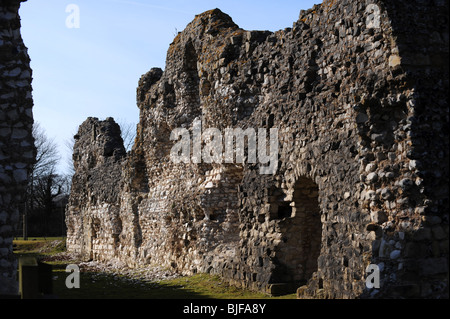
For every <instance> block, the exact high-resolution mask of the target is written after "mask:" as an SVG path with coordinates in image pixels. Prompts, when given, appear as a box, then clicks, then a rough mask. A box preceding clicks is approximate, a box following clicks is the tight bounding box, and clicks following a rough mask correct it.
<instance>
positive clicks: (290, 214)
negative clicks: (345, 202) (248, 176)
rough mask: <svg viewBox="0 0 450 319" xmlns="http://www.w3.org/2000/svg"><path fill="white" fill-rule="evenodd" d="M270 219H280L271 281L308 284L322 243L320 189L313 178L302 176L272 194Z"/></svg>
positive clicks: (296, 285)
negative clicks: (288, 187) (279, 235)
mask: <svg viewBox="0 0 450 319" xmlns="http://www.w3.org/2000/svg"><path fill="white" fill-rule="evenodd" d="M271 198H272V202H271V219H278V220H280V223H279V225H280V231H281V243H280V244H279V245H278V247H277V249H276V252H275V258H274V264H275V269H274V270H273V272H272V277H271V280H270V283H283V284H292V288H293V289H295V287H297V288H298V287H299V286H300V285H303V284H305V283H306V282H307V281H308V280H309V279H310V278H311V276H312V275H313V273H314V272H316V271H317V269H318V263H317V259H318V258H319V255H320V250H321V242H322V222H321V213H320V208H319V188H318V186H317V184H316V183H315V182H314V181H313V180H312V179H310V178H307V177H301V178H299V179H298V180H297V182H296V183H295V185H294V188H293V189H290V190H288V191H287V192H286V191H285V190H282V189H275V190H274V191H273V193H272V196H271Z"/></svg>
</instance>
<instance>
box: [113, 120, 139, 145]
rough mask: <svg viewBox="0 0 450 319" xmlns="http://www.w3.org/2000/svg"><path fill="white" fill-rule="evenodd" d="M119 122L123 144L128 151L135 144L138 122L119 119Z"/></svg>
mask: <svg viewBox="0 0 450 319" xmlns="http://www.w3.org/2000/svg"><path fill="white" fill-rule="evenodd" d="M117 124H119V126H120V131H121V133H122V134H121V135H122V139H123V146H124V147H125V150H126V151H127V152H128V151H130V150H131V148H132V147H133V145H134V139H135V138H136V124H134V123H130V122H127V121H125V120H122V119H119V120H118V122H117Z"/></svg>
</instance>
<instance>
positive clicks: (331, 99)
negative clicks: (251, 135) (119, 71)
mask: <svg viewBox="0 0 450 319" xmlns="http://www.w3.org/2000/svg"><path fill="white" fill-rule="evenodd" d="M447 12H448V4H447V2H442V1H433V3H431V2H430V3H428V2H427V3H423V2H422V1H408V2H407V1H396V2H395V4H392V3H390V2H389V3H387V2H384V1H325V2H324V3H323V4H322V5H318V6H315V7H314V8H312V9H311V10H308V11H302V12H301V13H300V17H299V20H298V21H296V22H295V23H294V24H293V26H292V28H287V29H285V30H281V31H278V32H274V33H272V32H268V31H244V30H242V29H240V28H239V27H238V26H237V25H236V24H235V23H234V22H233V21H232V19H231V18H230V17H229V16H228V15H226V14H224V13H222V12H221V11H220V10H217V9H216V10H211V11H207V12H205V13H203V14H201V15H198V16H196V17H195V19H194V20H193V22H191V23H190V24H189V25H188V26H187V27H186V29H185V30H184V31H183V32H181V33H179V34H178V36H177V37H176V38H175V39H174V42H173V43H172V44H171V45H170V48H169V50H168V54H167V62H166V68H165V70H164V71H162V70H161V69H152V70H150V71H149V72H148V73H146V74H145V75H143V76H142V78H141V79H140V81H139V86H138V89H137V104H138V107H139V109H140V121H139V124H138V127H137V137H136V141H135V145H134V147H133V150H132V151H131V152H130V153H129V154H128V156H127V157H126V159H125V161H123V163H122V169H121V172H122V178H121V179H120V182H119V180H118V181H117V184H116V185H115V186H114V187H119V188H120V189H117V188H115V190H117V191H115V194H116V193H117V198H116V199H115V200H113V201H108V200H104V201H99V202H97V203H96V204H95V205H92V204H90V203H89V202H86V201H84V200H80V201H79V202H78V203H77V198H78V197H79V196H78V192H77V191H74V192H73V193H72V195H71V198H73V199H74V201H73V202H72V204H71V205H69V207H68V210H67V221H68V225H69V227H72V228H73V231H72V232H70V233H69V238H68V243H69V242H70V243H72V244H71V245H69V248H70V249H72V250H73V251H83V250H84V251H87V252H88V254H87V255H89V256H90V257H91V258H97V259H111V258H118V259H120V260H123V261H126V262H127V263H128V264H129V265H134V266H139V265H151V264H158V265H165V266H167V267H172V268H174V269H176V270H178V271H180V272H181V273H185V274H190V273H195V272H210V273H214V274H220V275H222V276H223V277H224V278H226V279H228V280H229V281H230V282H231V283H233V284H236V285H238V286H243V287H247V288H251V289H257V290H261V291H267V292H270V293H274V294H276V293H279V292H288V291H295V290H296V289H297V288H298V287H300V286H301V288H300V289H299V290H298V293H299V296H301V297H303V298H310V297H312V298H318V297H326V298H357V297H378V298H382V297H442V296H448V269H447V268H448V100H447V97H446V95H445V94H446V92H447V91H448V62H446V61H447V58H448V25H447V20H448V18H447V16H446V13H447ZM198 121H201V125H202V129H203V130H206V129H207V128H217V129H218V130H219V131H221V132H224V130H225V129H227V128H242V129H244V130H245V129H247V128H254V129H256V130H257V129H258V128H264V129H266V130H267V131H269V129H270V128H277V129H278V136H279V162H278V167H277V168H278V169H277V172H276V173H275V174H272V175H264V174H261V171H260V168H261V166H262V165H261V164H251V163H248V162H246V163H244V164H224V163H222V164H220V163H219V164H214V163H213V164H208V163H207V162H206V161H204V160H203V161H199V162H200V163H196V162H197V161H196V158H191V161H190V162H189V163H187V164H185V163H179V164H176V163H174V162H173V161H171V158H170V151H171V149H172V147H173V146H174V144H175V143H176V141H172V140H171V139H170V135H171V132H172V131H173V130H174V129H176V128H185V129H187V130H188V132H189V133H190V136H194V132H195V131H196V129H198V127H196V126H198ZM89 134H90V133H89ZM81 151H82V150H80V149H78V148H75V152H76V153H77V152H78V153H79V152H81ZM77 160H78V161H79V162H81V161H84V159H83V156H81V157H79V158H78V159H77ZM90 171H91V170H90V169H87V170H84V171H83V170H79V169H77V175H76V178H84V177H83V176H85V175H86V174H88V175H89V174H90ZM109 171H110V167H108V168H107V170H106V172H109ZM107 174H109V173H107ZM117 174H118V173H117ZM77 176H78V177H77ZM108 176H109V175H108ZM76 178H75V179H74V185H75V184H76V183H77V180H76ZM118 184H120V186H117V185H118ZM105 185H107V183H105ZM105 187H106V186H105ZM87 189H88V190H89V189H90V188H89V187H87ZM117 211H118V213H117ZM96 214H102V216H103V217H104V218H97V219H96V221H95V222H92V221H93V220H94V216H96ZM74 216H80V217H79V218H81V219H83V220H85V221H86V222H84V224H83V229H82V227H80V226H79V224H76V223H72V222H71V219H73V218H74ZM112 221H116V222H113V224H114V225H118V226H114V227H112V226H111V225H110V224H111V223H112ZM112 230H114V231H112ZM72 233H77V234H80V235H79V236H78V237H74V236H71V234H72ZM91 233H95V234H96V235H95V236H92V235H90V234H91ZM83 236H84V238H85V239H84V241H83V240H80V238H82V237H83ZM102 236H103V237H102ZM99 238H104V239H102V240H100V239H99ZM95 240H97V241H98V242H99V244H102V245H103V246H102V249H97V250H96V251H97V253H95V249H94V248H93V247H94V246H95V245H94V244H92V243H94V241H95ZM94 255H95V256H94ZM369 264H376V265H378V267H379V269H380V271H381V288H380V289H376V290H373V289H372V290H368V289H366V282H365V278H366V276H367V274H366V272H365V271H366V267H367V266H368V265H369Z"/></svg>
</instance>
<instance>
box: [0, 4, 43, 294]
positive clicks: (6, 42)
mask: <svg viewBox="0 0 450 319" xmlns="http://www.w3.org/2000/svg"><path fill="white" fill-rule="evenodd" d="M21 2H23V1H19V0H2V2H1V5H0V295H2V294H17V293H18V284H17V279H16V273H17V261H16V260H15V257H14V255H13V248H12V242H13V237H14V234H15V232H14V231H15V229H16V227H17V225H18V222H19V218H20V216H19V213H20V212H22V209H23V205H22V204H23V202H24V200H23V194H24V193H25V188H26V185H27V178H28V170H29V168H30V166H31V164H32V163H33V162H34V157H35V149H34V141H33V138H32V134H31V132H32V125H33V114H32V106H33V100H32V96H31V90H32V89H31V69H30V65H29V63H30V59H29V57H28V54H27V48H26V47H25V45H24V43H23V41H22V37H21V35H20V18H19V14H18V11H19V6H20V3H21Z"/></svg>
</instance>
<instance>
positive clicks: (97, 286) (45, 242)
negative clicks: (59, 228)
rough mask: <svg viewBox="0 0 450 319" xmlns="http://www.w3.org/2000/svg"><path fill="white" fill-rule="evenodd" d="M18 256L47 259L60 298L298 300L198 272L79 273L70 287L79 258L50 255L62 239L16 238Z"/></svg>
mask: <svg viewBox="0 0 450 319" xmlns="http://www.w3.org/2000/svg"><path fill="white" fill-rule="evenodd" d="M14 247H15V248H14V252H15V254H16V255H17V256H32V257H36V258H40V259H42V258H44V260H50V261H46V263H48V264H51V265H52V267H53V274H52V275H53V292H54V295H55V296H56V297H57V298H60V299H280V298H283V299H295V297H296V296H295V294H292V295H287V296H283V297H279V298H271V297H269V296H268V295H266V294H262V293H257V292H252V291H249V290H245V289H239V288H236V287H234V286H230V285H228V284H227V283H226V282H224V281H223V280H222V279H221V278H220V277H218V276H212V275H208V274H197V275H194V276H189V277H179V278H176V279H171V280H163V281H159V282H147V281H141V280H136V279H132V278H128V277H125V276H119V275H115V274H111V273H100V272H86V271H82V272H81V274H80V289H68V288H67V287H66V284H65V281H66V278H67V276H68V275H69V274H68V273H66V272H65V269H66V266H67V264H69V263H75V264H76V263H77V261H67V260H58V258H51V257H52V256H54V255H55V254H57V253H59V252H63V251H64V250H65V241H64V240H61V238H46V239H43V238H33V239H31V240H29V241H23V240H15V241H14Z"/></svg>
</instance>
